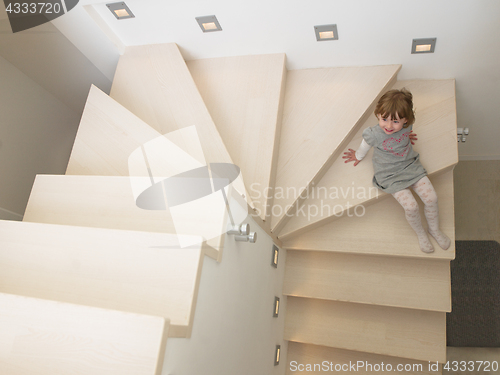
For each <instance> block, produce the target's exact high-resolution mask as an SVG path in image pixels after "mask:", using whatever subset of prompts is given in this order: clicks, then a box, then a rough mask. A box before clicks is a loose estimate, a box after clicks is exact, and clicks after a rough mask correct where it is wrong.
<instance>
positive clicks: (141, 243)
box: [0, 221, 203, 337]
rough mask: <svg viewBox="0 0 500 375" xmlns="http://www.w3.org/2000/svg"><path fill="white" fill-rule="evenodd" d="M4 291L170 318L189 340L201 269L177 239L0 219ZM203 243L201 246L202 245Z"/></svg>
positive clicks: (199, 258) (174, 330) (196, 256)
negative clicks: (179, 244)
mask: <svg viewBox="0 0 500 375" xmlns="http://www.w3.org/2000/svg"><path fill="white" fill-rule="evenodd" d="M0 233H1V235H0V244H1V246H0V258H1V261H0V267H1V271H0V275H1V276H0V280H1V282H0V292H2V293H9V294H19V295H24V296H27V297H34V298H42V299H49V300H55V301H60V302H68V303H75V304H81V305H87V306H93V307H100V308H105V309H113V310H120V311H126V312H132V313H137V314H146V315H155V316H161V317H164V318H166V319H169V320H170V323H171V326H170V335H171V336H172V337H188V336H189V334H190V330H191V327H192V322H193V317H194V305H195V303H196V296H197V290H198V283H199V279H200V274H201V268H202V263H203V252H202V250H201V245H199V246H198V247H195V246H193V247H190V248H179V246H178V240H177V236H175V235H168V234H160V233H146V232H135V231H121V230H111V229H98V228H84V227H75V226H63V225H52V224H38V223H27V222H9V221H0ZM200 242H201V240H200Z"/></svg>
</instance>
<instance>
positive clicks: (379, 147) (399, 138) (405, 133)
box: [363, 124, 427, 194]
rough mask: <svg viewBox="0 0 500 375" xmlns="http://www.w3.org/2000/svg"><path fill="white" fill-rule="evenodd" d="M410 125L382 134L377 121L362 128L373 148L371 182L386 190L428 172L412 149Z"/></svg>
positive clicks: (401, 186) (396, 188)
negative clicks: (372, 174) (368, 126)
mask: <svg viewBox="0 0 500 375" xmlns="http://www.w3.org/2000/svg"><path fill="white" fill-rule="evenodd" d="M411 129H412V126H409V127H407V128H403V129H401V130H400V131H398V132H396V133H394V134H385V132H384V131H383V130H382V129H381V128H380V126H379V125H378V124H377V125H376V126H372V127H371V128H367V129H365V131H364V132H363V138H364V140H365V141H366V143H368V144H369V145H370V146H372V147H373V148H374V150H373V159H372V160H373V171H374V176H373V185H375V186H376V187H378V188H379V189H380V190H382V191H384V192H386V193H389V194H393V193H396V192H398V191H400V190H403V189H406V188H407V187H410V186H411V185H413V184H414V183H415V182H417V181H418V180H420V179H421V178H422V177H424V176H426V175H427V171H426V170H425V168H424V167H423V166H422V164H421V163H420V161H419V154H418V153H417V152H415V151H413V147H412V145H411V142H410V137H409V135H410V132H411Z"/></svg>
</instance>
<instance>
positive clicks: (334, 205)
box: [278, 80, 458, 241]
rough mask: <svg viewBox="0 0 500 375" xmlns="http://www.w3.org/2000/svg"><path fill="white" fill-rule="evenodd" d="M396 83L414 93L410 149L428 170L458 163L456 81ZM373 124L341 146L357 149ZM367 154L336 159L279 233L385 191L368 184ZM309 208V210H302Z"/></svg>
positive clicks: (309, 225) (297, 230) (321, 220)
mask: <svg viewBox="0 0 500 375" xmlns="http://www.w3.org/2000/svg"><path fill="white" fill-rule="evenodd" d="M401 87H406V88H407V89H408V90H410V91H411V92H412V94H413V96H414V107H415V111H416V123H415V125H414V127H413V130H414V132H415V133H416V134H417V135H418V140H417V141H416V144H415V146H414V149H415V150H416V151H417V152H418V153H419V154H420V160H421V162H422V165H423V166H424V167H425V168H426V170H427V172H428V174H429V175H432V174H434V173H439V172H442V171H443V170H445V169H446V168H449V167H450V166H454V165H455V164H457V163H458V149H457V140H456V127H457V121H456V106H455V81H454V80H435V81H401V82H397V83H396V84H395V85H394V88H398V89H399V88H401ZM370 112H372V111H370ZM376 123H377V122H376V119H375V117H374V116H373V117H371V118H369V119H368V120H367V121H366V122H365V124H364V125H363V126H362V127H361V128H360V129H359V131H358V132H357V133H356V135H355V136H354V137H353V139H352V141H351V142H350V143H349V145H348V146H347V147H345V150H344V151H346V150H347V149H349V148H352V149H354V150H357V149H358V147H359V145H360V144H361V141H362V133H363V130H364V129H366V128H367V127H370V126H373V125H376ZM372 154H373V150H370V152H369V153H368V155H367V156H366V157H365V158H364V159H363V161H362V162H361V163H359V164H358V165H357V166H356V167H353V163H347V164H346V163H345V160H344V159H342V158H337V160H335V162H334V163H333V164H332V166H331V167H330V168H329V169H328V171H327V172H326V174H325V175H324V176H323V178H322V179H321V181H320V182H319V183H318V184H316V185H315V187H314V189H311V191H310V198H308V199H306V200H305V201H304V202H303V206H304V207H303V212H305V213H306V214H305V215H303V214H302V213H300V212H299V213H298V214H296V215H293V216H292V217H291V218H290V220H289V221H288V222H287V223H286V225H285V226H284V228H283V229H282V230H281V231H280V232H279V234H278V237H279V238H281V240H282V241H286V240H287V238H289V237H291V236H296V235H298V234H301V233H304V232H305V231H306V230H309V229H313V228H317V227H318V226H319V225H321V224H326V223H328V222H331V221H332V220H335V218H337V217H338V216H341V215H342V213H343V212H344V211H345V210H346V209H347V208H348V207H353V206H356V205H359V204H368V203H369V202H370V201H373V200H376V199H377V198H378V197H379V196H381V195H382V194H385V193H382V192H381V191H380V190H378V189H376V188H374V187H373V185H372V178H373V166H372V162H371V156H372ZM308 212H311V213H313V214H314V215H307V213H308Z"/></svg>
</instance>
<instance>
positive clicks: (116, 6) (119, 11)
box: [106, 2, 135, 20]
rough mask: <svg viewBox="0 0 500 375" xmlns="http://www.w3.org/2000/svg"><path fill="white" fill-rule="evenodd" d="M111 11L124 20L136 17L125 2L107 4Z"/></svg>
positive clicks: (118, 18)
mask: <svg viewBox="0 0 500 375" xmlns="http://www.w3.org/2000/svg"><path fill="white" fill-rule="evenodd" d="M106 6H107V7H108V8H109V10H110V11H111V13H113V14H114V15H115V17H116V19H117V20H124V19H127V18H135V16H134V14H133V13H132V11H131V10H130V9H129V7H128V6H127V4H125V3H123V2H119V3H111V4H106Z"/></svg>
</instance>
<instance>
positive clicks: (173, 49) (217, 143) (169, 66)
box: [110, 43, 254, 207]
mask: <svg viewBox="0 0 500 375" xmlns="http://www.w3.org/2000/svg"><path fill="white" fill-rule="evenodd" d="M110 95H111V97H112V98H113V99H115V100H116V101H117V102H119V103H120V104H121V105H123V106H124V107H125V108H127V109H128V110H129V111H131V112H132V113H134V114H135V115H136V116H137V117H139V118H140V119H142V120H143V121H144V122H146V123H147V124H148V125H150V126H151V127H153V128H154V129H156V130H157V131H158V132H159V133H160V134H167V133H170V132H173V131H175V130H179V129H183V128H186V127H190V126H195V128H196V132H197V134H198V138H199V140H200V142H201V147H202V150H203V155H204V158H205V160H206V162H207V164H210V163H231V164H233V161H232V158H231V156H230V155H229V153H228V150H227V148H226V146H225V145H224V142H223V141H222V138H221V136H220V134H219V131H218V130H217V128H216V126H215V124H214V122H213V119H212V118H211V116H210V114H209V112H208V110H207V108H206V106H205V103H204V102H203V99H202V97H201V95H200V93H199V91H198V88H197V87H196V84H195V82H194V80H193V78H192V76H191V73H190V72H189V69H188V68H187V66H186V62H185V61H184V59H183V57H182V55H181V53H180V51H179V48H178V46H177V45H176V44H175V43H164V44H151V45H142V46H128V47H127V48H126V50H125V53H124V54H123V55H122V56H121V57H120V60H119V61H118V66H117V68H116V73H115V76H114V79H113V85H112V87H111V94H110ZM249 182H250V181H247V183H249ZM234 185H235V188H236V190H238V192H239V193H240V194H241V195H243V196H244V197H245V199H246V200H247V202H248V204H249V205H250V206H251V207H254V205H253V204H252V201H251V198H250V194H248V192H247V191H248V189H247V187H246V185H245V183H244V181H243V178H239V179H237V180H235V181H234Z"/></svg>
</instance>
